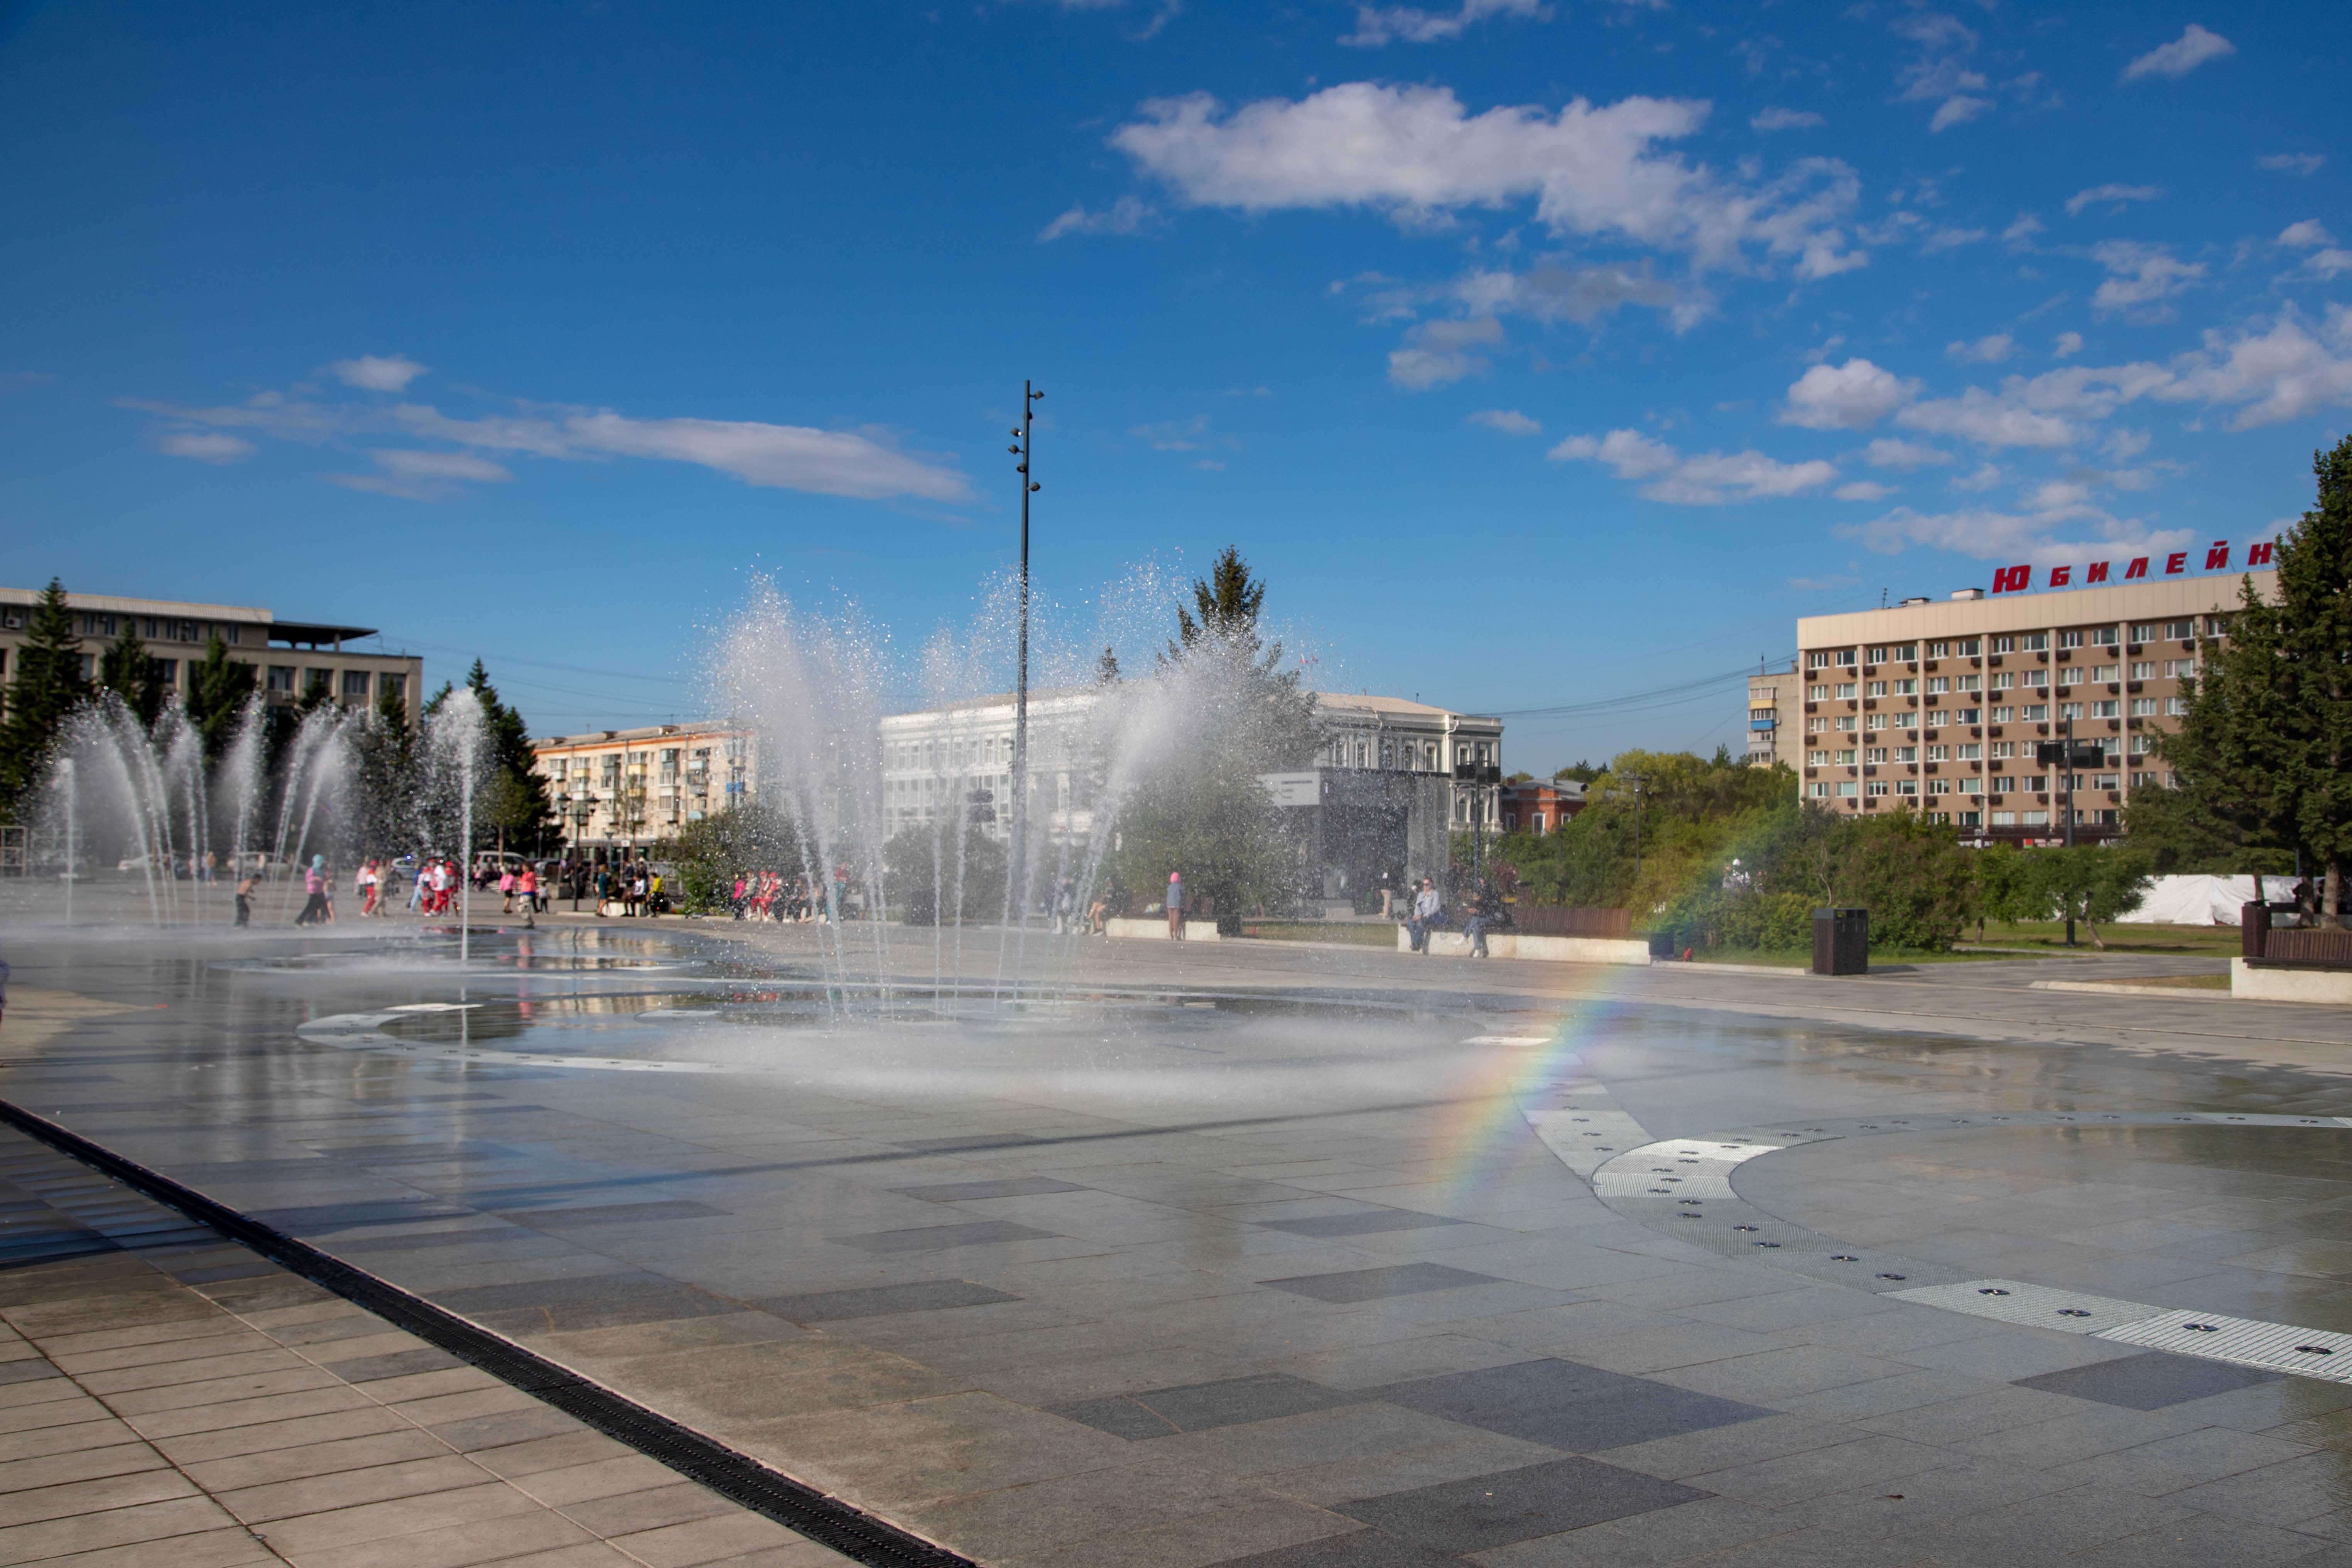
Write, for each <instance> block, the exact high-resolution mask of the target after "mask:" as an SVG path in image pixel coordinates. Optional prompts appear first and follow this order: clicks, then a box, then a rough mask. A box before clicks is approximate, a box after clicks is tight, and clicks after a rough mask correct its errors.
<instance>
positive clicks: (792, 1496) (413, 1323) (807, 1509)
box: [0, 1100, 974, 1568]
mask: <svg viewBox="0 0 2352 1568" xmlns="http://www.w3.org/2000/svg"><path fill="white" fill-rule="evenodd" d="M0 1122H5V1123H6V1124H7V1125H9V1126H11V1127H14V1128H16V1130H17V1131H20V1132H24V1133H27V1134H29V1135H30V1136H32V1137H35V1138H37V1139H39V1140H40V1141H41V1142H44V1143H47V1145H49V1146H50V1147H51V1148H53V1149H56V1150H58V1151H60V1152H63V1153H66V1154H69V1155H71V1156H72V1157H73V1158H75V1159H77V1160H79V1161H80V1162H81V1163H83V1164H85V1165H88V1166H89V1167H90V1168H91V1169H92V1170H95V1171H97V1172H99V1173H101V1174H103V1175H107V1176H110V1177H112V1178H113V1179H114V1180H116V1181H118V1182H121V1183H122V1184H124V1185H125V1186H128V1187H130V1188H131V1189H132V1190H133V1191H135V1192H138V1193H141V1194H144V1195H146V1196H147V1197H150V1198H152V1199H154V1200H155V1201H156V1202H158V1203H161V1204H164V1205H168V1206H170V1207H172V1208H174V1209H177V1210H178V1211H179V1212H180V1213H182V1214H184V1215H187V1216H188V1217H189V1218H190V1219H192V1220H194V1221H196V1222H198V1223H199V1224H202V1225H206V1226H211V1227H212V1228H213V1229H215V1230H216V1231H219V1232H220V1233H221V1234H222V1235H224V1236H226V1237H230V1238H231V1239H233V1240H236V1241H240V1242H243V1243H244V1244H245V1245H246V1246H247V1247H251V1248H253V1250H254V1251H256V1252H258V1253H260V1254H261V1255H262V1256H263V1257H264V1258H268V1259H269V1260H270V1261H271V1262H272V1263H275V1264H278V1266H280V1267H281V1268H286V1269H288V1270H289V1271H290V1272H292V1273H295V1274H299V1275H300V1276H301V1277H302V1278H303V1279H308V1280H310V1282H311V1283H312V1284H314V1285H318V1286H320V1287H322V1288H324V1289H329V1290H331V1291H333V1292H334V1293H335V1294H336V1295H338V1296H341V1297H342V1298H343V1299H344V1300H347V1301H352V1302H356V1303H357V1304H358V1305H360V1306H362V1307H364V1308H366V1309H367V1310H369V1311H371V1312H373V1313H374V1314H375V1315H376V1316H377V1317H379V1318H382V1319H383V1320H384V1321H387V1322H389V1323H391V1324H392V1325H393V1326H394V1328H398V1329H404V1330H406V1331H408V1332H410V1333H412V1334H415V1336H416V1337H417V1338H418V1339H421V1340H423V1341H425V1342H426V1343H428V1344H431V1345H435V1346H437V1347H439V1348H440V1349H442V1350H445V1351H446V1352H449V1353H450V1354H451V1355H454V1356H456V1357H457V1358H458V1359H459V1360H460V1361H463V1362H466V1363H468V1364H469V1365H472V1366H477V1367H479V1368H480V1369H481V1370H482V1371H484V1372H486V1373H489V1374H490V1375H491V1376H492V1377H495V1378H497V1379H499V1381H500V1382H502V1383H506V1384H509V1385H511V1386H513V1387H516V1388H520V1389H521V1390H522V1391H523V1392H524V1393H526V1394H531V1395H533V1396H534V1397H536V1398H538V1399H540V1400H541V1401H543V1402H544V1403H546V1404H549V1405H553V1406H555V1408H557V1409H558V1410H561V1411H562V1412H563V1413H564V1414H565V1415H570V1416H572V1418H573V1419H575V1420H577V1421H579V1422H581V1423H583V1425H585V1426H593V1427H594V1428H595V1429H596V1430H597V1431H599V1432H602V1433H604V1435H605V1436H608V1437H613V1438H615V1439H617V1440H618V1441H620V1442H624V1443H626V1444H628V1445H629V1447H633V1448H635V1449H636V1450H637V1452H639V1453H641V1454H643V1455H645V1456H646V1458H650V1459H656V1460H659V1461H660V1462H661V1463H662V1464H664V1465H667V1467H669V1468H671V1469H673V1470H675V1471H677V1473H678V1474H679V1475H681V1476H684V1477H686V1478H687V1479H688V1480H691V1481H695V1482H698V1483H699V1484H701V1485H702V1486H705V1487H708V1488H709V1489H711V1490H712V1491H714V1492H717V1493H718V1494H719V1496H720V1497H723V1498H725V1499H727V1500H729V1501H730V1502H732V1503H735V1504H737V1505H739V1506H740V1507H742V1508H746V1509H749V1510H751V1512H753V1513H756V1514H759V1515H761V1516H762V1517H763V1518H767V1519H772V1520H773V1521H776V1522H777V1523H778V1524H781V1525H782V1526H784V1527H785V1528H786V1529H788V1530H792V1531H797V1532H798V1533H800V1534H802V1535H804V1536H807V1537H808V1538H809V1539H810V1540H811V1541H814V1542H820V1543H822V1544H823V1545H825V1546H829V1547H831V1548H832V1549H833V1550H834V1551H835V1552H840V1553H841V1554H842V1555H843V1556H845V1557H847V1558H850V1559H852V1560H853V1561H855V1562H858V1563H866V1564H868V1565H869V1568H974V1564H973V1563H972V1562H971V1559H970V1558H968V1557H961V1556H959V1555H957V1554H956V1553H955V1552H950V1551H948V1550H947V1549H946V1548H945V1547H942V1546H937V1545H934V1544H933V1543H931V1542H928V1541H925V1540H924V1539H922V1538H921V1537H920V1536H919V1535H913V1534H910V1533H908V1531H903V1530H900V1529H899V1528H898V1526H896V1525H893V1524H890V1523H887V1522H886V1521H882V1520H879V1519H877V1518H875V1517H874V1516H873V1515H872V1514H870V1513H866V1512H865V1511H864V1510H860V1509H856V1508H853V1507H851V1506H850V1505H849V1504H848V1503H845V1502H843V1501H841V1500H839V1499H837V1498H832V1497H827V1496H826V1495H825V1494H824V1493H823V1492H821V1491H818V1490H817V1489H815V1488H814V1487H812V1486H808V1485H806V1484H805V1483H803V1482H801V1481H796V1480H794V1479H792V1478H791V1477H790V1476H787V1475H784V1474H783V1473H782V1472H781V1471H777V1470H772V1469H770V1468H767V1467H766V1466H765V1465H762V1464H761V1463H760V1462H759V1461H758V1460H756V1459H753V1458H750V1457H748V1456H746V1455H743V1454H739V1453H737V1452H736V1451H735V1450H734V1449H732V1448H730V1447H727V1446H726V1445H724V1444H722V1443H719V1442H718V1441H716V1440H715V1439H713V1438H710V1437H708V1436H704V1435H703V1434H702V1433H699V1432H697V1431H695V1430H694V1429H693V1428H692V1427H690V1426H680V1425H679V1424H678V1423H677V1422H675V1421H672V1420H671V1419H670V1418H669V1417H667V1416H666V1415H658V1414H656V1412H654V1411H651V1410H648V1409H646V1407H645V1406H644V1405H639V1404H636V1403H635V1401H633V1400H629V1399H625V1398H623V1397H622V1396H621V1395H619V1394H615V1393H614V1392H613V1391H612V1390H611V1389H608V1388H604V1387H602V1386H600V1385H598V1384H593V1383H591V1382H589V1381H588V1380H587V1379H586V1378H583V1377H582V1376H580V1375H579V1374H578V1373H574V1372H572V1370H570V1369H569V1368H567V1367H562V1366H559V1365H557V1364H556V1363H553V1362H551V1361H548V1360H546V1359H544V1358H543V1357H541V1356H537V1355H534V1354H532V1353H531V1352H530V1351H527V1350H525V1349H523V1348H522V1347H521V1346H520V1345H518V1344H516V1343H514V1342H512V1341H509V1340H503V1339H500V1338H499V1336H497V1335H496V1334H493V1333H491V1332H490V1331H488V1330H487V1329H483V1328H479V1327H478V1326H476V1325H475V1324H473V1323H469V1322H467V1321H466V1320H465V1319H463V1318H460V1317H458V1316H457V1314H456V1313H454V1312H449V1311H445V1310H442V1309H441V1308H439V1307H436V1306H435V1305H433V1303H432V1302H430V1301H427V1300H425V1299H424V1298H422V1297H420V1296H412V1295H410V1294H409V1293H408V1292H407V1291H405V1290H403V1289H400V1288H399V1287H398V1286H395V1285H392V1284H388V1283H386V1282H385V1281H384V1280H382V1279H377V1278H376V1277H375V1276H374V1275H373V1274H370V1273H367V1272H365V1271H364V1270H362V1269H358V1268H352V1266H351V1265H350V1264H348V1263H345V1262H344V1261H343V1260H342V1259H341V1258H336V1257H334V1256H332V1255H331V1254H329V1253H325V1252H321V1251H320V1250H319V1249H318V1248H317V1247H312V1246H311V1245H310V1244H309V1243H308V1242H305V1241H299V1240H297V1239H296V1238H295V1237H290V1236H289V1235H287V1234H286V1233H285V1232H284V1231H281V1230H278V1229H277V1228H275V1227H274V1226H267V1225H264V1224H262V1223H261V1222H260V1221H259V1220H257V1219H253V1218H251V1217H249V1216H247V1215H243V1214H240V1213H238V1212H237V1211H236V1210H235V1209H233V1208H230V1207H228V1206H227V1205H224V1204H220V1203H216V1202H215V1201H214V1200H213V1199H211V1198H208V1197H206V1196H205V1194H202V1193H200V1192H197V1191H196V1190H195V1189H194V1188H193V1187H184V1186H182V1185H181V1184H179V1183H177V1182H175V1181H173V1180H172V1178H171V1177H169V1176H166V1175H163V1174H162V1173H158V1172H155V1171H151V1170H149V1169H148V1168H147V1167H146V1166H144V1165H142V1164H139V1163H136V1162H134V1161H131V1160H129V1159H126V1158H125V1157H123V1156H122V1155H121V1154H118V1153H116V1152H113V1151H112V1150H110V1149H108V1148H106V1147H105V1146H103V1145H102V1144H98V1143H93V1142H90V1141H89V1139H87V1138H84V1137H82V1136H80V1135H79V1133H75V1132H68V1131H66V1130H65V1129H64V1128H62V1127H59V1126H58V1124H57V1123H55V1122H53V1121H47V1120H45V1119H44V1118H42V1117H39V1116H36V1115H34V1114H33V1113H32V1112H31V1111H29V1110H25V1109H23V1108H22V1107H20V1106H16V1105H13V1104H11V1103H9V1102H8V1101H6V1100H0Z"/></svg>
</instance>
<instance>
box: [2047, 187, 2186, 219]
mask: <svg viewBox="0 0 2352 1568" xmlns="http://www.w3.org/2000/svg"><path fill="white" fill-rule="evenodd" d="M2161 195H2164V187H2163V186H2162V185H2093V186H2092V187H2091V188H2090V189H2089V190H2087V191H2076V192H2075V193H2074V195H2071V196H2068V197H2067V198H2066V216H2068V217H2080V216H2083V209H2084V207H2087V206H2090V205H2094V204H2095V203H2100V202H2113V203H2115V204H2116V207H2117V210H2119V211H2120V210H2121V207H2122V204H2124V203H2126V202H2152V201H2155V200H2156V199H2157V198H2158V197H2159V196H2161Z"/></svg>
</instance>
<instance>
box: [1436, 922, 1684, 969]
mask: <svg viewBox="0 0 2352 1568" xmlns="http://www.w3.org/2000/svg"><path fill="white" fill-rule="evenodd" d="M1397 951H1398V952H1412V931H1408V930H1406V929H1405V928H1404V927H1403V926H1399V927H1397ZM1429 951H1430V952H1433V953H1434V954H1436V955H1437V956H1438V957H1440V958H1467V957H1468V956H1469V955H1470V939H1469V938H1468V937H1466V936H1465V935H1463V934H1462V933H1461V932H1460V931H1431V932H1430V933H1429ZM1486 953H1487V956H1489V957H1491V958H1526V959H1537V960H1541V961H1544V962H1547V963H1640V964H1646V963H1649V962H1650V944H1649V942H1648V941H1647V940H1645V939H1643V938H1640V937H1634V938H1631V939H1626V940H1612V939H1610V938H1608V937H1597V936H1530V935H1528V933H1527V932H1525V931H1496V932H1494V933H1493V934H1492V935H1490V936H1488V937H1487V938H1486Z"/></svg>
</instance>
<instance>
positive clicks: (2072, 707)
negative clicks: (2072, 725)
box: [2058, 702, 2083, 719]
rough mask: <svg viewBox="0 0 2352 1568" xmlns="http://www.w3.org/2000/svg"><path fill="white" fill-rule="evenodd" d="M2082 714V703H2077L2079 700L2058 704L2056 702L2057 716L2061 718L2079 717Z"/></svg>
mask: <svg viewBox="0 0 2352 1568" xmlns="http://www.w3.org/2000/svg"><path fill="white" fill-rule="evenodd" d="M2082 716H2083V705H2082V704H2081V703H2079V702H2061V703H2060V704H2058V717H2059V718H2061V719H2080V718H2081V717H2082Z"/></svg>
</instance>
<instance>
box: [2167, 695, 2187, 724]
mask: <svg viewBox="0 0 2352 1568" xmlns="http://www.w3.org/2000/svg"><path fill="white" fill-rule="evenodd" d="M2164 710H2165V711H2166V712H2167V713H2168V714H2170V715H2171V716H2172V717H2173V718H2175V719H2178V718H2180V717H2181V716H2182V715H2184V714H2186V713H2187V712H2188V711H2189V699H2187V698H2186V697H2168V698H2166V699H2165V700H2164Z"/></svg>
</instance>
